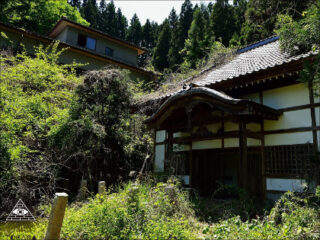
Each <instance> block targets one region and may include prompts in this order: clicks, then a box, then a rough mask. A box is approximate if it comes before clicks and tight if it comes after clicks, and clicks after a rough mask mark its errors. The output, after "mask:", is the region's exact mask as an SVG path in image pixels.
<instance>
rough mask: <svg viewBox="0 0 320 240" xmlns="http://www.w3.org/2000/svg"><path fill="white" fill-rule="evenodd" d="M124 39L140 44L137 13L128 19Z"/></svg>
mask: <svg viewBox="0 0 320 240" xmlns="http://www.w3.org/2000/svg"><path fill="white" fill-rule="evenodd" d="M126 40H128V41H129V42H132V43H134V44H137V45H139V46H141V42H142V27H141V23H140V20H139V18H138V16H137V14H134V15H133V17H132V19H131V21H130V27H129V28H128V31H127V36H126Z"/></svg>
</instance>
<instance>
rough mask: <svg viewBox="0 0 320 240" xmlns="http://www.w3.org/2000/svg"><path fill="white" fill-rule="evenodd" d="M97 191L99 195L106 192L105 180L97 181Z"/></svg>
mask: <svg viewBox="0 0 320 240" xmlns="http://www.w3.org/2000/svg"><path fill="white" fill-rule="evenodd" d="M98 193H99V194H100V195H102V194H105V193H106V182H105V181H99V183H98Z"/></svg>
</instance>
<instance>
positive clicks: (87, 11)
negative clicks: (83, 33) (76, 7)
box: [80, 0, 99, 28]
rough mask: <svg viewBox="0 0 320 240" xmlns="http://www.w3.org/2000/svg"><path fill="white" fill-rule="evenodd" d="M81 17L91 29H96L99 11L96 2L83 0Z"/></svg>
mask: <svg viewBox="0 0 320 240" xmlns="http://www.w3.org/2000/svg"><path fill="white" fill-rule="evenodd" d="M80 12H81V15H82V17H83V18H84V19H86V20H87V21H88V22H89V23H90V26H91V27H93V28H97V27H98V16H99V9H98V6H97V3H96V0H84V1H83V4H82V7H81V10H80Z"/></svg>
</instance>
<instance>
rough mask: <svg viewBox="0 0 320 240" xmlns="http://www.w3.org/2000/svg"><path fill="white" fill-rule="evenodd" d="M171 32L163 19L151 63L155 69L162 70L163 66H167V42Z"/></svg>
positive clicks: (166, 21)
mask: <svg viewBox="0 0 320 240" xmlns="http://www.w3.org/2000/svg"><path fill="white" fill-rule="evenodd" d="M170 37H171V32H170V27H169V23H168V20H165V21H164V23H163V25H162V29H161V32H160V35H159V39H158V41H157V45H156V47H155V49H154V54H153V59H152V63H153V65H154V67H155V69H157V70H159V71H163V70H164V69H165V68H168V67H169V63H168V57H167V56H168V52H169V42H170Z"/></svg>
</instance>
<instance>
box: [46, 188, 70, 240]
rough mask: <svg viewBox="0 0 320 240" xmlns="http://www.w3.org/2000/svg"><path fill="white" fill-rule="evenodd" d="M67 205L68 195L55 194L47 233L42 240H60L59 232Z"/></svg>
mask: <svg viewBox="0 0 320 240" xmlns="http://www.w3.org/2000/svg"><path fill="white" fill-rule="evenodd" d="M67 203H68V194H66V193H56V194H55V197H54V200H53V204H52V208H51V213H50V218H49V223H48V227H47V233H46V236H45V238H44V240H59V239H60V232H61V227H62V222H63V217H64V212H65V208H66V205H67Z"/></svg>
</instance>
